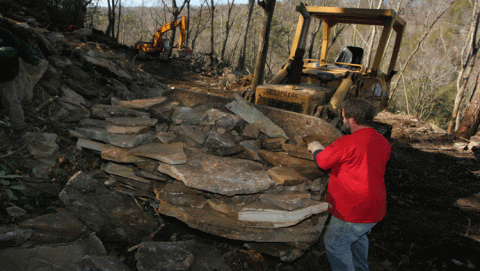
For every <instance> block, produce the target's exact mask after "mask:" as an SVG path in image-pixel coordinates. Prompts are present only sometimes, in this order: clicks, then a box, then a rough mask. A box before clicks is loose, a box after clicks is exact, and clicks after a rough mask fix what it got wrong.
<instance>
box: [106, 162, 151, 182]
mask: <svg viewBox="0 0 480 271" xmlns="http://www.w3.org/2000/svg"><path fill="white" fill-rule="evenodd" d="M102 170H104V171H105V172H107V173H110V174H113V175H117V176H120V177H124V178H128V179H132V180H135V181H137V182H142V183H145V184H147V185H148V186H150V184H151V183H152V181H151V180H148V179H145V178H142V177H139V176H137V175H136V174H135V172H134V168H133V167H131V166H124V165H120V164H116V163H111V162H110V163H107V164H105V165H103V166H102Z"/></svg>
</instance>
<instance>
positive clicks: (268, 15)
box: [251, 0, 276, 91]
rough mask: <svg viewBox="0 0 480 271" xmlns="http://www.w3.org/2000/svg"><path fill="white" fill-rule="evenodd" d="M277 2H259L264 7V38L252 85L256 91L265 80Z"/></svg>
mask: <svg viewBox="0 0 480 271" xmlns="http://www.w3.org/2000/svg"><path fill="white" fill-rule="evenodd" d="M275 3H276V0H265V1H262V2H258V4H259V5H260V6H261V7H262V9H263V11H264V15H263V33H262V37H263V38H262V41H261V43H260V47H259V49H258V57H257V61H256V63H255V71H254V73H253V80H252V85H251V90H252V91H255V89H256V88H257V86H258V85H259V84H260V83H262V81H263V76H264V73H265V63H266V61H267V53H268V40H269V37H270V28H271V26H272V18H273V12H274V10H275Z"/></svg>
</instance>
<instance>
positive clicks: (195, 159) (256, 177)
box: [158, 151, 274, 196]
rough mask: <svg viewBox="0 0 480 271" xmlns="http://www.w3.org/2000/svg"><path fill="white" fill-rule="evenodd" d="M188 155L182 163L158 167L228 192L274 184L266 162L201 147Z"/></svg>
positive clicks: (207, 187) (210, 188)
mask: <svg viewBox="0 0 480 271" xmlns="http://www.w3.org/2000/svg"><path fill="white" fill-rule="evenodd" d="M187 157H188V160H187V163H186V164H182V165H169V164H164V163H160V165H159V167H158V171H160V172H162V173H164V174H167V175H170V176H171V177H173V178H175V179H177V180H180V181H182V182H183V183H184V184H185V185H186V186H188V187H191V188H195V189H198V190H203V191H208V192H212V193H216V194H220V195H225V196H233V195H238V194H253V193H258V192H261V191H264V190H267V189H268V188H269V187H270V186H273V185H274V182H273V181H272V179H270V177H269V176H268V174H267V171H265V169H264V168H263V166H262V165H261V164H259V163H257V162H254V161H249V160H244V159H238V158H231V157H218V156H214V155H209V154H204V153H202V152H199V151H194V152H192V153H191V154H190V155H187Z"/></svg>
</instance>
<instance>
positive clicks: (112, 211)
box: [24, 171, 161, 270]
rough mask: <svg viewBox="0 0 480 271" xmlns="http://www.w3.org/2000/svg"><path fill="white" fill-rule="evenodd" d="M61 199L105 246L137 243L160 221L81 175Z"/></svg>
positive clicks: (77, 176) (67, 188) (72, 181)
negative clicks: (111, 243) (119, 243)
mask: <svg viewBox="0 0 480 271" xmlns="http://www.w3.org/2000/svg"><path fill="white" fill-rule="evenodd" d="M59 198H60V200H61V201H62V202H63V204H64V205H65V208H66V209H67V210H68V211H70V212H72V213H74V214H75V216H76V217H77V218H78V219H79V220H80V221H82V222H83V223H84V224H85V225H86V226H87V227H89V228H90V229H91V230H93V231H95V232H96V234H97V235H98V236H99V237H100V238H101V239H102V240H104V241H106V242H128V243H130V244H133V243H138V242H139V241H140V240H142V238H144V237H145V236H148V235H149V234H150V233H151V232H152V231H153V230H155V229H157V227H158V225H159V222H160V221H161V218H159V217H156V218H153V217H150V216H149V215H148V214H146V213H145V212H144V211H143V210H140V209H139V208H138V206H137V204H136V203H135V201H134V200H133V199H132V198H131V197H130V196H127V195H124V194H120V193H118V192H115V191H113V190H111V189H107V188H106V187H105V185H104V184H103V183H101V182H99V181H97V180H95V179H93V178H92V177H91V176H89V175H87V174H85V173H83V172H81V171H80V172H78V173H76V174H75V175H73V176H72V177H71V178H70V180H69V181H68V182H67V184H66V185H65V187H64V188H63V190H62V191H61V192H60V195H59ZM24 270H30V269H24Z"/></svg>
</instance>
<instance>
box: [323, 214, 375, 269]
mask: <svg viewBox="0 0 480 271" xmlns="http://www.w3.org/2000/svg"><path fill="white" fill-rule="evenodd" d="M375 224H377V223H368V224H367V223H351V222H346V221H343V220H340V219H338V218H336V217H334V216H332V217H331V219H330V223H329V224H328V227H327V230H326V232H325V236H324V240H323V241H324V243H325V250H326V252H327V258H328V262H329V263H330V267H331V268H332V270H333V271H336V270H342V271H355V270H368V237H367V234H369V233H370V231H371V229H372V228H373V226H375Z"/></svg>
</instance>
